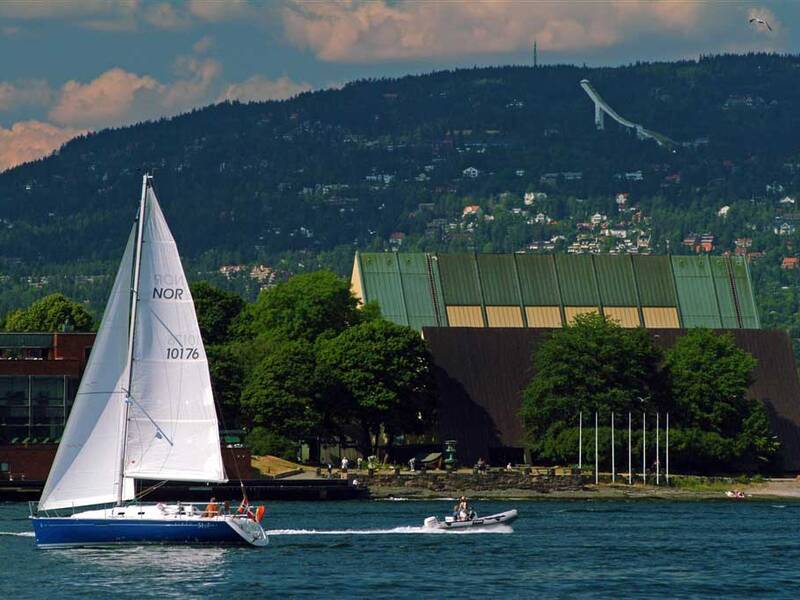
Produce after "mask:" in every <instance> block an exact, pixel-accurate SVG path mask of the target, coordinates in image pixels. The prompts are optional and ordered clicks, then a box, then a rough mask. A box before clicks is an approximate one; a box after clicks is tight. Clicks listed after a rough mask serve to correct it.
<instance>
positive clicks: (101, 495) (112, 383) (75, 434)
mask: <svg viewBox="0 0 800 600" xmlns="http://www.w3.org/2000/svg"><path fill="white" fill-rule="evenodd" d="M135 230H136V228H135V226H134V230H133V231H132V232H131V235H130V237H129V238H128V245H127V246H126V248H125V253H124V254H123V257H122V262H121V264H120V266H119V270H118V271H117V277H116V279H115V280H114V287H113V288H112V290H111V296H110V297H109V299H108V303H107V304H106V310H105V312H104V313H103V320H102V322H101V323H100V329H99V330H98V332H97V338H96V339H95V343H94V347H93V348H92V352H91V355H90V356H89V362H88V364H87V365H86V371H85V372H84V374H83V378H82V379H81V383H80V387H79V388H78V393H77V395H76V397H75V403H74V405H73V407H72V411H71V412H70V415H69V419H68V420H67V425H66V427H65V429H64V435H63V436H62V437H61V443H60V444H59V445H58V452H57V453H56V458H55V460H54V461H53V465H52V467H51V468H50V474H49V475H48V477H47V483H45V486H44V490H43V491H42V497H41V500H40V501H39V508H40V509H42V510H51V509H58V508H68V507H71V506H89V505H92V504H103V503H106V502H114V501H116V500H117V496H118V494H117V486H118V485H119V467H120V465H119V459H118V448H119V444H120V436H121V431H120V426H119V423H120V416H121V414H122V410H123V408H124V406H125V404H124V399H125V392H124V391H123V388H124V387H125V385H126V384H127V380H126V372H125V371H126V369H125V363H126V361H125V359H126V355H127V346H128V325H129V323H128V321H129V319H130V301H131V273H132V269H133V254H134V238H135ZM130 483H132V481H128V480H126V484H127V485H123V488H124V489H123V494H122V497H123V499H124V500H130V499H131V498H133V497H134V495H133V486H132V485H130Z"/></svg>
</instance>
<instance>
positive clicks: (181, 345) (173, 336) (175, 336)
mask: <svg viewBox="0 0 800 600" xmlns="http://www.w3.org/2000/svg"><path fill="white" fill-rule="evenodd" d="M150 312H151V313H152V314H153V316H154V317H155V318H156V321H158V322H159V323H161V326H162V327H163V328H164V329H166V330H167V333H169V334H170V335H171V336H172V339H174V340H175V341H176V342H177V343H178V345H179V346H180V347H181V348H183V344H182V343H181V341H180V340H179V339H178V336H177V335H175V334H174V333H172V330H171V329H170V328H169V327H167V324H166V323H164V321H162V320H161V317H159V316H158V315H157V314H156V311H154V310H153V309H152V308H151V309H150Z"/></svg>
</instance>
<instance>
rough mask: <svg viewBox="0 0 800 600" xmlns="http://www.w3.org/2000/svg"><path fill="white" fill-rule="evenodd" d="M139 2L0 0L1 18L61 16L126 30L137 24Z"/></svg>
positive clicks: (101, 27) (106, 28)
mask: <svg viewBox="0 0 800 600" xmlns="http://www.w3.org/2000/svg"><path fill="white" fill-rule="evenodd" d="M139 6H140V2H139V0H53V1H49V2H48V1H45V0H6V1H5V2H0V18H7V19H17V20H31V21H32V20H44V19H60V20H65V21H76V22H79V23H81V24H82V25H84V26H85V27H88V28H90V29H99V30H103V31H125V30H133V29H135V28H136V12H137V11H138V10H139Z"/></svg>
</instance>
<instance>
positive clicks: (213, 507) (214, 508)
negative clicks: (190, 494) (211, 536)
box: [200, 498, 219, 518]
mask: <svg viewBox="0 0 800 600" xmlns="http://www.w3.org/2000/svg"><path fill="white" fill-rule="evenodd" d="M218 514H219V505H217V499H216V498H211V501H210V502H209V503H208V504H207V505H206V509H205V510H204V511H203V513H202V514H201V515H200V517H201V518H202V517H216V516H217V515H218Z"/></svg>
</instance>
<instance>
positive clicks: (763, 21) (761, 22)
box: [750, 17, 772, 31]
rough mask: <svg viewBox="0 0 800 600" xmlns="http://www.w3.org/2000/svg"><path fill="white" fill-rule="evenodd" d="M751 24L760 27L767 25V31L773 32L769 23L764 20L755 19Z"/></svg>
mask: <svg viewBox="0 0 800 600" xmlns="http://www.w3.org/2000/svg"><path fill="white" fill-rule="evenodd" d="M750 22H751V23H758V24H759V25H766V27H767V29H769V30H770V31H772V27H770V26H769V23H767V22H766V21H765V20H764V19H762V18H761V17H753V18H752V19H750Z"/></svg>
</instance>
